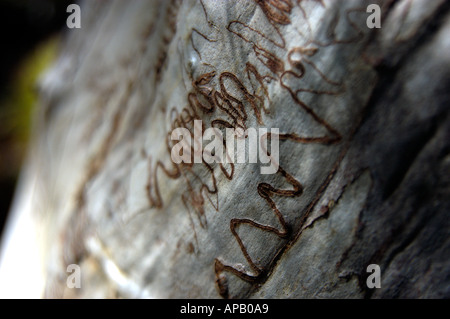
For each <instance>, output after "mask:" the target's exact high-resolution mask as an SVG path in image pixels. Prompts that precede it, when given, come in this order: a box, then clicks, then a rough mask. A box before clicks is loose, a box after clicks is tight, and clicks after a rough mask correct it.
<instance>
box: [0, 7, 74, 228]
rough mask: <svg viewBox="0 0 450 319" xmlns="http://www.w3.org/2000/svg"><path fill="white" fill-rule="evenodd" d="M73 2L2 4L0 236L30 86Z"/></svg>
mask: <svg viewBox="0 0 450 319" xmlns="http://www.w3.org/2000/svg"><path fill="white" fill-rule="evenodd" d="M75 2H76V1H73V0H72V1H65V0H0V41H1V42H0V43H1V45H0V47H1V49H0V50H1V53H0V70H1V72H0V234H1V233H2V231H3V228H4V223H5V220H6V217H7V214H8V211H9V209H10V205H11V201H12V198H13V194H14V189H15V186H16V181H17V178H18V175H19V172H20V167H21V164H22V161H23V159H24V156H25V154H26V146H27V142H28V140H29V136H30V128H31V114H32V112H33V106H34V103H35V101H36V92H35V90H34V87H33V84H34V83H35V81H36V79H37V77H38V75H39V74H40V73H41V72H42V70H44V69H45V67H46V66H47V65H49V64H50V63H51V61H52V59H54V55H55V53H56V47H57V41H58V34H59V33H61V31H64V30H65V29H66V19H67V17H68V16H69V14H70V13H67V12H66V8H67V6H68V5H69V4H70V3H75Z"/></svg>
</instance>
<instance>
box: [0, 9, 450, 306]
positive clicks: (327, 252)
mask: <svg viewBox="0 0 450 319" xmlns="http://www.w3.org/2000/svg"><path fill="white" fill-rule="evenodd" d="M369 4H377V5H379V6H380V8H381V28H372V29H371V28H369V27H368V20H370V19H371V18H370V17H369V16H370V15H371V13H370V12H369V13H368V12H367V10H366V9H367V6H368V5H369ZM449 8H450V6H449V2H446V1H444V0H433V1H423V0H398V1H388V0H385V1H384V0H377V1H375V0H371V1H363V0H352V1H327V0H304V1H301V0H297V1H294V0H287V1H266V2H264V1H206V0H203V1H202V0H200V1H197V2H194V1H180V2H177V1H173V2H169V1H161V2H159V3H156V2H154V1H108V2H106V3H104V2H101V3H98V2H94V1H92V2H91V1H86V2H82V3H81V14H82V27H81V29H73V30H71V31H70V32H69V33H68V34H67V35H66V37H65V40H64V43H63V44H62V46H61V52H60V54H59V58H58V60H57V61H56V63H55V65H54V66H53V67H52V69H51V70H49V71H48V72H47V74H46V76H45V77H44V78H43V79H42V81H41V82H40V91H41V103H40V105H39V112H38V113H37V115H36V125H35V132H36V134H35V137H34V140H33V143H32V145H31V146H30V152H29V158H28V161H27V165H26V167H25V169H24V173H23V178H22V181H21V187H20V188H19V192H18V194H17V197H16V205H15V209H14V210H13V213H14V215H13V216H14V217H13V218H12V219H11V220H10V223H9V228H8V233H7V236H6V237H5V240H4V252H3V259H2V260H3V261H2V272H1V274H0V279H1V280H3V283H4V285H7V284H8V282H9V283H11V281H12V282H13V283H14V285H16V286H17V285H18V286H19V287H20V288H17V289H19V291H18V292H17V293H24V290H25V289H28V292H29V293H30V295H31V296H45V297H57V298H58V297H81V298H91V297H102V298H104V297H126V298H128V297H154V298H173V297H177V298H179V297H182V298H184V297H188V298H198V297H205V298H219V297H224V298H246V297H252V298H285V297H289V298H305V297H308V298H324V297H325V298H364V297H365V298H369V297H372V298H395V297H409V298H431V297H438V298H443V297H445V298H449V297H450V286H449V283H450V282H449V278H450V262H449V254H450V251H449V248H450V241H449V218H448V212H449V208H450V201H449V195H450V183H449V182H450V179H449V177H450V174H449V172H450V156H449V150H450V117H449V112H448V111H449V108H448V105H449V104H448V103H449V102H450V100H449V96H450V95H449V92H448V86H449V83H450V82H449V79H450V67H449V66H450V53H449V52H450V13H449ZM194 120H202V123H203V130H205V129H207V128H210V127H215V128H218V129H220V130H224V129H225V128H227V127H232V128H268V129H270V128H279V135H277V136H278V137H279V167H278V170H277V171H276V173H275V174H261V173H260V168H261V167H262V166H264V165H265V164H262V163H256V164H252V163H246V164H239V163H234V164H231V163H230V164H220V163H214V164H208V163H206V162H205V161H203V162H202V163H194V164H186V163H181V164H175V163H174V162H173V161H172V160H171V148H172V146H173V145H174V144H175V141H172V140H171V139H170V134H171V132H172V130H173V129H174V128H177V127H186V128H188V129H189V131H190V132H191V133H192V132H194V130H193V127H194V126H193V124H194ZM274 137H275V135H273V136H272V135H271V136H270V138H271V141H273V138H274ZM70 264H77V265H79V266H80V267H81V268H80V269H81V288H80V289H71V288H69V287H68V286H67V278H68V276H69V275H70V273H69V272H67V266H68V265H70ZM371 264H376V265H379V267H380V269H381V288H370V287H369V286H368V285H367V282H368V281H370V278H369V276H370V275H371V272H368V268H367V267H368V266H369V265H371ZM8 269H12V271H13V272H8ZM24 271H27V273H28V274H30V275H29V276H27V277H25V278H24V276H23V274H24ZM8 280H9V281H8ZM31 281H32V282H33V283H32V284H31ZM20 283H23V285H22V286H21V285H20ZM4 287H6V286H4ZM25 287H29V288H25ZM10 289H12V288H10ZM9 293H11V294H12V293H13V292H12V290H9Z"/></svg>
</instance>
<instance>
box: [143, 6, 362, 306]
mask: <svg viewBox="0 0 450 319" xmlns="http://www.w3.org/2000/svg"><path fill="white" fill-rule="evenodd" d="M255 2H256V4H257V5H258V6H259V7H260V8H261V9H262V11H263V13H264V15H265V16H266V18H267V20H268V21H269V23H270V24H271V25H272V26H273V28H274V30H276V33H277V35H278V36H279V40H274V39H271V38H269V37H268V36H267V35H265V34H264V33H263V32H261V31H259V30H257V29H254V28H252V27H250V26H249V25H247V24H245V23H242V22H240V21H231V22H230V23H229V24H228V26H227V30H228V31H229V32H231V33H232V34H234V35H235V36H237V37H239V38H240V39H242V41H245V42H247V43H250V44H251V45H252V48H253V51H254V53H255V55H256V58H257V59H258V60H259V61H260V62H261V63H262V64H263V65H264V66H265V67H266V68H267V69H268V70H269V71H270V72H271V73H272V74H273V75H261V74H260V73H259V72H258V71H257V68H256V67H255V66H254V65H253V64H251V63H249V62H247V63H246V67H245V70H244V74H246V75H247V77H248V80H249V82H250V84H251V88H247V87H245V85H244V84H243V83H242V81H241V80H240V79H239V78H238V77H237V76H236V75H234V74H233V73H231V72H227V71H225V72H221V73H220V74H219V75H217V72H216V71H212V72H208V73H205V74H202V75H200V76H199V77H198V78H196V79H193V80H192V90H191V91H190V92H189V93H188V94H187V102H188V103H187V106H186V107H184V108H183V109H182V111H181V113H179V112H178V111H177V110H176V109H175V108H172V110H171V115H172V118H173V120H172V123H171V129H172V130H173V129H175V128H177V127H184V128H187V129H188V130H189V131H190V132H191V134H193V123H194V120H199V119H201V115H202V114H215V111H216V110H218V111H219V112H220V114H222V115H224V116H225V117H226V119H223V118H215V119H213V120H212V121H211V122H210V125H211V127H216V128H238V127H240V128H244V129H245V128H246V122H247V120H248V114H247V110H246V109H245V107H244V102H246V103H248V104H249V105H250V106H251V109H252V111H253V115H254V116H255V118H256V120H257V121H258V123H259V124H263V120H262V116H261V110H262V111H263V112H264V113H265V114H268V113H269V111H268V108H267V107H265V105H264V100H267V101H268V102H269V103H270V102H271V101H270V97H269V93H268V89H267V87H266V84H265V83H267V82H270V81H274V80H278V81H280V84H281V87H282V88H284V89H286V90H287V92H289V94H290V96H291V97H292V100H293V101H294V102H295V103H296V104H297V105H298V106H299V107H301V108H302V109H303V110H305V111H306V112H307V113H308V114H309V115H310V116H311V117H312V118H313V120H314V121H315V122H316V123H318V124H319V125H320V126H322V127H324V128H325V129H326V131H327V132H328V133H329V134H327V135H325V136H316V137H303V136H299V135H298V134H297V133H295V132H291V133H280V134H279V139H280V140H291V141H294V142H297V143H304V144H307V143H318V144H324V145H330V144H336V143H339V142H341V140H342V136H341V134H340V133H339V132H338V130H337V129H336V128H333V127H332V126H331V125H330V124H329V123H328V122H327V121H326V120H325V119H323V118H321V117H320V116H319V115H317V114H316V113H315V112H314V110H313V108H311V107H310V106H308V105H307V104H306V103H305V102H304V101H302V100H301V99H300V98H299V97H298V95H299V93H301V92H309V93H313V94H326V95H338V94H341V93H342V92H343V90H344V88H343V85H342V84H340V83H338V82H335V81H332V80H330V79H328V78H327V77H326V76H325V74H323V73H322V72H321V71H320V70H319V68H318V67H317V66H316V65H315V64H314V63H313V62H312V61H311V60H310V59H308V57H310V56H312V55H314V54H316V53H317V52H318V50H319V47H324V46H328V45H332V44H338V43H340V44H346V43H352V42H355V41H358V40H359V39H361V37H362V32H361V30H360V29H359V28H358V27H357V26H356V24H355V23H354V22H353V21H352V20H351V19H350V13H352V12H361V11H363V10H359V9H358V10H351V11H348V12H347V14H346V19H347V21H348V23H349V24H350V25H351V27H352V28H353V29H354V30H355V32H356V33H357V35H356V36H355V37H353V38H352V39H336V38H335V32H334V30H333V29H330V30H329V31H328V36H329V38H330V41H329V43H321V42H318V41H309V43H308V44H307V45H314V47H306V46H305V47H295V48H293V49H291V50H290V51H289V52H288V55H287V58H288V63H289V65H290V66H291V67H292V70H286V69H285V65H284V63H283V61H282V60H281V59H280V58H278V57H277V56H276V54H275V53H273V52H269V51H267V50H266V49H264V48H263V47H262V46H260V45H259V44H258V43H255V42H253V41H251V40H249V39H248V38H246V37H245V35H244V34H243V33H241V32H239V31H238V30H237V28H236V26H237V25H240V26H241V27H242V28H244V29H247V30H248V31H250V32H253V33H254V34H256V35H257V36H259V37H260V38H261V39H264V40H265V41H269V42H270V43H272V44H273V45H274V46H276V47H278V48H281V49H285V48H286V41H285V39H284V37H283V36H282V33H281V32H280V31H279V26H283V25H288V24H290V23H291V21H290V18H289V14H290V13H291V10H292V8H293V7H294V4H293V2H292V1H289V0H280V1H275V0H271V1H261V0H255ZM316 2H317V3H319V4H320V5H322V6H324V7H325V4H324V3H323V2H322V1H321V0H316ZM296 4H297V5H298V6H299V7H300V10H301V12H302V14H303V17H304V18H305V23H308V21H307V19H306V12H305V10H304V9H303V7H302V1H301V0H297V2H296ZM201 5H202V7H203V10H204V13H205V17H206V20H207V21H208V23H209V24H210V25H212V22H211V21H210V20H209V18H208V14H207V10H206V8H205V6H204V4H203V2H201ZM336 25H337V21H335V22H334V23H332V27H334V28H335V27H336ZM194 34H196V35H198V36H200V37H202V38H203V39H204V40H205V41H209V42H215V41H216V40H215V39H211V38H208V37H207V36H206V35H204V34H202V33H201V32H200V31H199V30H197V29H195V28H193V29H192V31H191V36H190V41H191V43H192V46H193V48H194V51H195V52H196V53H197V54H198V56H199V58H200V59H201V58H202V57H201V54H200V52H199V50H198V49H197V47H196V46H195V43H194ZM295 54H296V55H299V56H300V57H301V58H300V59H294V58H293V56H294V55H295ZM304 63H306V64H308V65H309V66H311V67H312V69H313V70H314V71H315V72H317V73H318V75H319V76H320V78H321V79H322V80H323V81H324V82H326V83H328V84H329V85H332V86H335V87H336V88H337V90H335V91H321V90H315V89H307V88H299V89H297V90H294V89H292V88H291V87H289V86H288V85H287V84H286V83H285V81H284V80H285V79H286V78H287V77H294V78H296V79H297V81H300V80H301V79H302V78H303V76H304V75H305V73H306V69H305V65H304ZM214 78H218V83H219V90H216V89H215V88H213V87H211V85H210V83H211V81H212V80H213V79H214ZM252 78H253V79H254V80H255V81H256V82H257V83H258V84H259V85H260V88H261V91H262V96H261V95H257V94H256V93H255V92H256V89H255V87H254V86H253V83H254V82H253V81H252V80H251V79H252ZM225 79H227V80H229V81H231V82H232V83H233V84H234V86H235V87H236V88H237V90H238V91H239V92H240V93H242V96H243V97H244V99H245V100H239V99H238V98H236V97H235V96H233V95H232V94H231V93H230V92H229V91H228V90H227V88H226V86H225ZM252 92H253V93H252ZM203 130H205V128H204V127H203ZM270 137H271V135H270V134H268V136H267V138H270ZM170 143H171V141H170V132H169V133H168V134H167V138H166V146H167V151H168V153H169V154H170V152H171V144H170ZM224 147H225V149H226V145H225V143H224ZM191 154H193V151H192V152H191ZM341 157H342V156H341ZM192 165H193V164H192V163H191V164H186V163H181V164H174V163H171V167H170V168H166V166H165V165H164V163H162V162H161V161H160V160H157V161H156V162H153V161H152V158H150V159H149V171H150V172H151V173H150V176H149V180H148V184H147V195H148V199H149V202H150V206H151V207H153V208H161V207H163V201H162V198H161V194H160V190H159V186H158V172H159V171H162V173H164V175H165V176H167V177H169V178H171V179H179V178H183V180H184V182H185V184H186V191H185V193H183V194H182V195H181V199H182V202H183V204H184V206H185V207H186V209H187V211H188V213H189V218H190V220H191V224H192V225H193V214H192V212H191V208H193V210H194V214H195V217H196V218H197V219H198V221H199V223H200V226H201V227H206V218H205V211H204V204H205V197H206V198H207V199H208V201H209V202H210V203H211V205H212V206H213V207H214V208H215V209H216V210H218V209H219V207H218V198H217V194H218V189H217V184H216V177H215V175H214V170H213V167H212V166H211V165H209V164H208V163H206V162H205V161H203V165H204V166H205V168H206V169H207V171H208V172H209V174H210V178H211V184H212V187H211V186H208V185H207V184H205V183H204V182H203V181H202V180H201V178H200V177H199V176H198V175H197V174H196V173H195V172H194V171H193V170H192ZM335 169H336V167H335V168H333V170H332V171H331V172H330V174H329V177H328V178H327V179H326V181H325V182H324V184H323V185H322V186H321V187H320V189H319V190H318V192H317V196H316V198H317V197H318V196H319V195H320V194H321V193H322V192H323V190H324V188H325V187H326V185H327V184H328V183H329V181H330V179H331V176H332V175H333V174H334V171H335ZM220 170H221V171H222V173H223V174H224V176H225V177H226V178H227V179H228V180H231V179H233V174H234V165H233V164H232V163H231V164H229V167H228V169H227V167H226V166H225V165H223V164H220ZM277 174H278V175H279V176H281V177H282V178H283V179H284V180H285V181H286V182H287V183H288V184H290V185H291V186H292V189H279V188H275V187H274V186H272V185H270V184H268V183H259V184H258V186H257V191H258V195H259V196H260V197H261V199H263V200H264V201H265V203H266V204H267V205H268V206H269V207H270V208H271V209H272V211H273V213H274V214H275V216H276V218H277V220H278V222H279V226H278V227H276V226H273V225H264V224H260V223H258V222H255V221H253V220H251V219H246V218H233V219H231V221H230V231H231V233H232V234H233V236H234V237H235V239H236V241H237V243H238V244H239V247H240V250H241V252H242V254H243V256H244V257H245V259H246V261H247V262H248V264H249V265H250V268H251V272H247V271H244V270H241V269H238V268H236V267H235V266H233V265H229V264H227V263H226V262H225V261H222V260H220V259H219V258H216V259H215V264H214V270H215V276H216V285H217V288H218V291H219V293H220V295H221V296H222V297H224V298H227V297H229V292H228V286H227V279H226V276H225V274H224V273H226V272H227V273H232V274H234V275H236V276H237V277H239V278H241V279H242V280H244V281H247V282H250V283H255V282H258V281H262V280H264V278H265V277H267V275H268V271H269V268H270V265H269V266H267V267H258V266H257V264H256V263H255V261H254V260H253V259H252V258H251V257H250V255H249V253H248V251H247V248H246V245H245V243H244V242H243V240H242V239H241V237H240V236H239V234H238V232H237V228H238V227H239V226H241V225H248V226H250V227H254V228H257V229H260V230H263V231H266V232H269V233H273V234H275V235H276V236H278V237H279V238H281V239H285V240H286V245H287V243H288V242H289V240H292V239H293V238H295V237H296V236H297V235H298V234H294V233H293V232H292V231H291V228H290V227H289V225H288V224H287V222H286V219H285V218H284V217H283V214H282V212H281V211H280V210H279V209H278V207H277V205H276V204H275V202H274V200H273V197H274V196H281V197H300V196H301V195H302V193H303V185H302V184H301V183H300V181H298V180H297V179H296V178H295V177H293V176H292V175H290V174H289V173H288V172H286V171H285V170H284V169H283V168H282V167H281V166H279V168H278V171H277ZM190 176H192V177H190ZM194 180H196V181H200V182H201V186H200V189H199V190H198V191H196V190H195V187H194V185H193V181H194ZM213 196H215V197H216V201H215V203H214V201H213V199H212V197H213ZM314 204H315V201H314V200H313V201H312V202H311V204H310V205H309V208H308V210H307V214H308V212H309V211H310V210H311V208H312V207H313V205H314ZM306 217H307V216H304V218H303V219H302V222H304V221H305V220H306ZM194 238H195V240H196V241H197V235H196V232H195V228H194ZM197 245H198V242H197ZM274 259H275V257H274V258H273V259H272V262H271V263H273V262H274Z"/></svg>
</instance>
